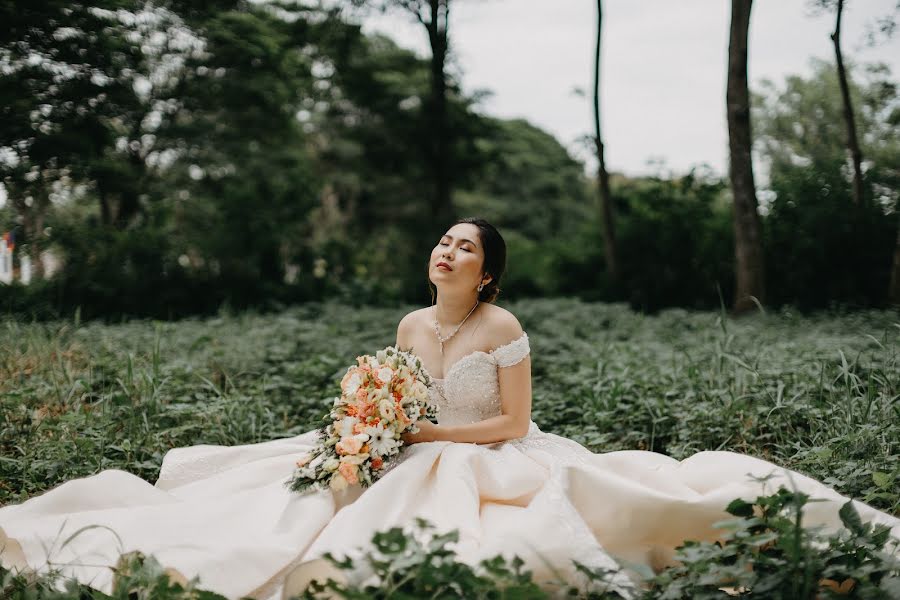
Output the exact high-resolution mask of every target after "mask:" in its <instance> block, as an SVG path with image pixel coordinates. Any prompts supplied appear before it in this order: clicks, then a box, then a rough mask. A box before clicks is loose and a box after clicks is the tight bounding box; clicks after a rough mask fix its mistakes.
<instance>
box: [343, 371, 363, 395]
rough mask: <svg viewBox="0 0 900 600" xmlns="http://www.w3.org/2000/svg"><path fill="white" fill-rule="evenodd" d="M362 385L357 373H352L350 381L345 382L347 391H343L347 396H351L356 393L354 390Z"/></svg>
mask: <svg viewBox="0 0 900 600" xmlns="http://www.w3.org/2000/svg"><path fill="white" fill-rule="evenodd" d="M361 385H362V377H360V376H359V373H354V374H353V375H351V376H350V379H348V380H347V389H346V390H344V392H346V394H347V395H348V396H351V395H353V394H355V393H356V390H358V389H359V386H361Z"/></svg>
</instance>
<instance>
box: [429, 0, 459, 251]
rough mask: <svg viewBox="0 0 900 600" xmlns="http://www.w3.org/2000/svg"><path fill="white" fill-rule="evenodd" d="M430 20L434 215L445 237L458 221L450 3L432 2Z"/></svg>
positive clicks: (438, 0) (432, 203) (430, 3)
mask: <svg viewBox="0 0 900 600" xmlns="http://www.w3.org/2000/svg"><path fill="white" fill-rule="evenodd" d="M429 8H430V20H429V21H428V22H427V23H425V27H426V29H427V30H428V41H429V43H430V45H431V99H430V102H429V105H430V108H431V115H430V116H431V128H432V132H431V134H432V135H431V143H430V146H431V148H432V151H431V153H430V154H431V156H430V157H429V158H430V162H431V169H430V170H431V173H432V177H434V195H433V196H432V202H431V214H432V217H433V220H434V221H435V227H437V228H438V229H440V233H443V232H444V231H445V230H446V228H447V227H448V226H449V225H450V222H451V221H452V220H453V219H454V217H455V211H454V210H453V196H452V194H453V189H452V188H453V183H452V181H453V164H452V163H453V157H452V147H453V145H452V140H451V139H450V138H451V136H452V131H451V129H450V127H449V124H448V122H447V75H446V73H445V71H444V68H445V63H446V60H447V51H448V36H447V30H448V27H449V25H450V23H449V19H450V2H449V0H429Z"/></svg>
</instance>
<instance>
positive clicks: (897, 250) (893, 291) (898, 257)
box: [888, 217, 900, 306]
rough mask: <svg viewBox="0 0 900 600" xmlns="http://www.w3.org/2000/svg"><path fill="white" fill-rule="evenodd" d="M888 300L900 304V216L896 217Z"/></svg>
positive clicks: (893, 303)
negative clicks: (895, 235)
mask: <svg viewBox="0 0 900 600" xmlns="http://www.w3.org/2000/svg"><path fill="white" fill-rule="evenodd" d="M888 302H889V303H890V304H892V305H894V306H900V217H898V219H897V245H896V246H894V269H893V270H892V271H891V285H890V289H889V290H888Z"/></svg>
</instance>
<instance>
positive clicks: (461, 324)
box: [433, 300, 480, 356]
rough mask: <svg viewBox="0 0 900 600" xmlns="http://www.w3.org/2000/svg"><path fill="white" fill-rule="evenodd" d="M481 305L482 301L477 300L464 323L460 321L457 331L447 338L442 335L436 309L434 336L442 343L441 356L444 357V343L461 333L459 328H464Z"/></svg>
mask: <svg viewBox="0 0 900 600" xmlns="http://www.w3.org/2000/svg"><path fill="white" fill-rule="evenodd" d="M479 304H480V301H478V300H476V301H475V306H473V307H472V310H470V311H469V314H468V315H466V318H465V319H463V320H462V321H460V322H459V325H457V326H456V329H454V330H453V333H451V334H450V335H448V336H447V337H443V336H442V335H441V326H440V325H439V324H438V321H437V306H435V307H434V315H435V317H434V320H433V324H434V334H435V335H436V336H437V339H438V341H439V342H440V343H441V356H443V355H444V342H446V341H447V340H449V339H450V338H452V337H453V336H454V335H456V332H457V331H459V328H460V327H462V326H463V323H465V322H466V319H468V318H469V316H471V314H472V313H473V312H475V309H476V308H478V305H479Z"/></svg>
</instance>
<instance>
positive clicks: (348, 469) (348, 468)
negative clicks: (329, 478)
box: [338, 463, 359, 485]
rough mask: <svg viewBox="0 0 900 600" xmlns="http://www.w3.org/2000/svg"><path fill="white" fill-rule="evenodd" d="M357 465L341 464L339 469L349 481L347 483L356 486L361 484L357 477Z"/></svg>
mask: <svg viewBox="0 0 900 600" xmlns="http://www.w3.org/2000/svg"><path fill="white" fill-rule="evenodd" d="M356 469H357V467H356V465H352V464H350V463H341V466H339V467H338V471H340V472H341V475H343V476H344V479H346V480H347V483H349V484H351V485H352V484H354V483H359V477H357V475H356Z"/></svg>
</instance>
